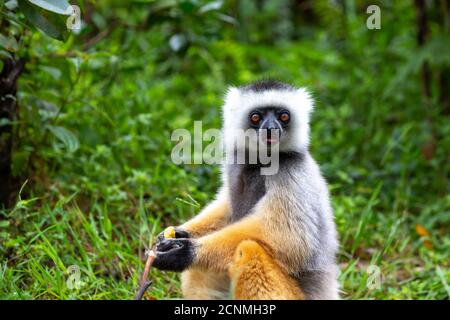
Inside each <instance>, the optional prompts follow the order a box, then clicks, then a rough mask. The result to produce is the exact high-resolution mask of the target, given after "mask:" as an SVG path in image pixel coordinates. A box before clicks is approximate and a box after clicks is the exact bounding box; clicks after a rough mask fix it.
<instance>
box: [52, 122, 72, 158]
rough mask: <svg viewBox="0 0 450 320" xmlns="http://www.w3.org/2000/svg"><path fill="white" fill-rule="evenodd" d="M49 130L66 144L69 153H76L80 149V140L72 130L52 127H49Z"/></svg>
mask: <svg viewBox="0 0 450 320" xmlns="http://www.w3.org/2000/svg"><path fill="white" fill-rule="evenodd" d="M47 128H48V129H49V130H50V131H51V133H53V134H54V135H55V137H56V138H57V139H58V140H59V141H61V142H62V143H63V144H64V146H65V147H66V148H67V150H68V151H69V152H74V151H76V150H77V149H78V148H79V147H80V143H79V141H78V138H77V137H76V136H75V135H74V134H73V133H72V132H71V131H70V130H68V129H66V128H64V127H60V126H52V125H48V126H47Z"/></svg>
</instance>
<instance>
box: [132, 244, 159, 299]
mask: <svg viewBox="0 0 450 320" xmlns="http://www.w3.org/2000/svg"><path fill="white" fill-rule="evenodd" d="M155 252H156V246H154V247H153V248H152V249H151V250H150V251H149V252H148V254H147V261H146V262H145V267H144V273H143V274H142V277H141V281H140V283H139V290H138V292H137V293H136V296H135V297H134V300H141V299H142V297H143V296H144V293H145V291H147V289H148V287H149V286H150V285H151V284H152V282H151V281H149V280H148V274H149V272H150V268H151V267H152V264H153V261H154V260H155V257H156V254H155Z"/></svg>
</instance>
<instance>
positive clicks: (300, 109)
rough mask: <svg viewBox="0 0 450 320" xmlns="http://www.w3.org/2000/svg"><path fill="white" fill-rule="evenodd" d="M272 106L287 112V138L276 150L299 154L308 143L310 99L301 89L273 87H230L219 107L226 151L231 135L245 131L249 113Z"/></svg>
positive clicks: (311, 100)
mask: <svg viewBox="0 0 450 320" xmlns="http://www.w3.org/2000/svg"><path fill="white" fill-rule="evenodd" d="M266 106H276V107H282V108H285V109H287V110H289V112H290V114H291V120H290V123H289V129H288V131H289V133H290V134H289V136H288V137H286V139H284V141H283V142H282V143H281V144H280V151H297V152H302V151H304V150H306V149H307V148H308V144H309V116H310V113H311V111H312V110H313V99H312V97H311V95H310V94H309V92H308V91H307V90H306V89H305V88H294V87H286V88H274V89H267V90H257V91H255V90H250V89H247V88H245V87H244V88H236V87H230V88H229V89H228V92H227V94H226V97H225V104H224V106H223V120H224V125H223V128H224V130H223V131H224V142H225V147H226V149H228V148H229V147H230V144H232V141H233V140H230V139H234V132H236V131H237V130H242V129H243V128H247V125H246V123H248V117H249V114H250V112H251V111H252V110H253V109H255V108H258V107H266Z"/></svg>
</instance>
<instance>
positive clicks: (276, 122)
mask: <svg viewBox="0 0 450 320" xmlns="http://www.w3.org/2000/svg"><path fill="white" fill-rule="evenodd" d="M290 121H291V114H290V112H289V110H287V109H286V108H282V107H261V108H255V109H253V110H251V111H250V113H249V114H248V126H249V128H252V129H255V130H257V132H258V139H260V141H262V142H263V143H264V144H267V145H275V144H279V143H282V142H283V140H284V139H286V137H287V136H288V134H287V133H288V130H289V123H290Z"/></svg>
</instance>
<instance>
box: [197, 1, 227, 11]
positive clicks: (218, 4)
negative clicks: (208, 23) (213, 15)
mask: <svg viewBox="0 0 450 320" xmlns="http://www.w3.org/2000/svg"><path fill="white" fill-rule="evenodd" d="M222 6H223V1H212V2H209V3H207V4H205V5H204V6H202V7H201V8H200V10H198V12H199V13H205V12H208V11H213V10H220V9H221V8H222Z"/></svg>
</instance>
